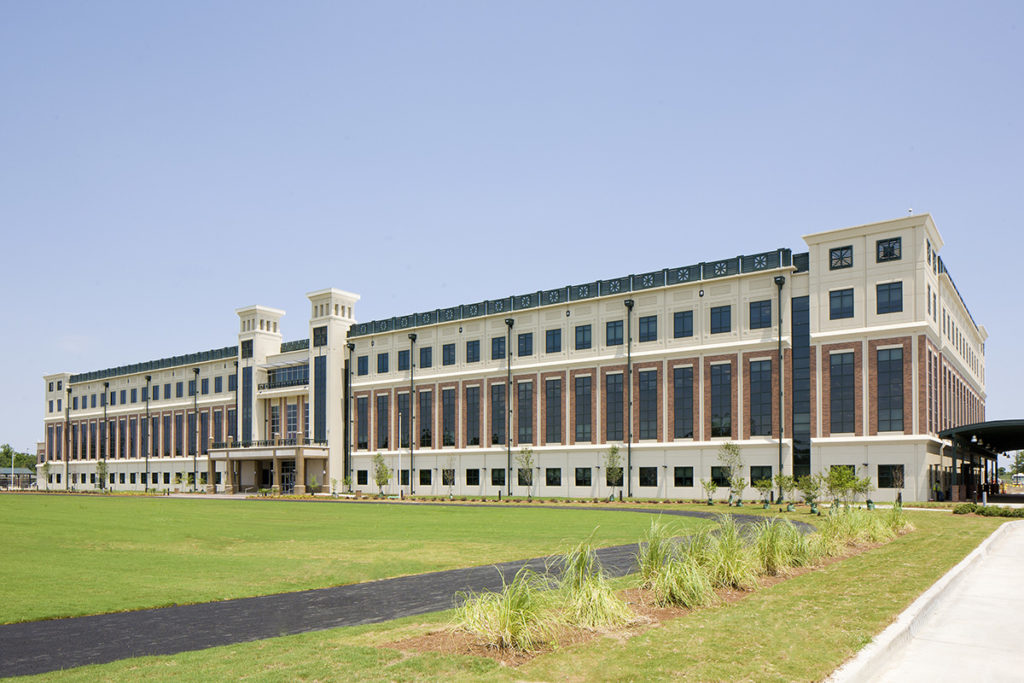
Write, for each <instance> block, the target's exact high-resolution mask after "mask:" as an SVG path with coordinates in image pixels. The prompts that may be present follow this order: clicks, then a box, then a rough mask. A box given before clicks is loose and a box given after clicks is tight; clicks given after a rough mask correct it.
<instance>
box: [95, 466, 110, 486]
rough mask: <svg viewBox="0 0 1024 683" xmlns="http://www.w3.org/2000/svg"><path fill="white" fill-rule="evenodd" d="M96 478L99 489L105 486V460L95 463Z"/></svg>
mask: <svg viewBox="0 0 1024 683" xmlns="http://www.w3.org/2000/svg"><path fill="white" fill-rule="evenodd" d="M96 478H97V479H98V480H99V482H100V489H101V490H102V489H105V488H107V461H106V460H100V461H99V462H97V463H96Z"/></svg>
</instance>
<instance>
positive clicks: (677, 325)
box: [672, 311, 693, 339]
mask: <svg viewBox="0 0 1024 683" xmlns="http://www.w3.org/2000/svg"><path fill="white" fill-rule="evenodd" d="M672 336H673V337H675V338H676V339H679V338H680V337H692V336H693V311H676V312H675V315H673V316H672Z"/></svg>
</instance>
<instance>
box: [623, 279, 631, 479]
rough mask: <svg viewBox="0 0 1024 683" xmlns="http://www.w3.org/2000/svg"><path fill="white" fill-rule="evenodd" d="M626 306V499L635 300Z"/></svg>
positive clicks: (626, 303)
mask: <svg viewBox="0 0 1024 683" xmlns="http://www.w3.org/2000/svg"><path fill="white" fill-rule="evenodd" d="M622 303H624V304H625V305H626V383H627V384H628V387H627V388H626V395H627V397H628V401H627V405H628V407H629V412H628V413H627V414H626V415H627V419H626V422H627V423H628V424H627V425H626V434H627V435H628V439H627V440H626V497H627V498H632V497H633V486H632V483H633V479H632V476H633V300H632V299H626V300H625V301H623V302H622Z"/></svg>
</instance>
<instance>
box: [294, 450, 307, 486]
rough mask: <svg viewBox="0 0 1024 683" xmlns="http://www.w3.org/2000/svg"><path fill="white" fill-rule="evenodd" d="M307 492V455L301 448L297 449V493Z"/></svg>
mask: <svg viewBox="0 0 1024 683" xmlns="http://www.w3.org/2000/svg"><path fill="white" fill-rule="evenodd" d="M305 494H306V457H305V456H304V455H303V454H302V449H301V448H296V449H295V495H297V496H303V495H305Z"/></svg>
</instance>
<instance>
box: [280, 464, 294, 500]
mask: <svg viewBox="0 0 1024 683" xmlns="http://www.w3.org/2000/svg"><path fill="white" fill-rule="evenodd" d="M294 492H295V461H294V460H282V461H281V493H294Z"/></svg>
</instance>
